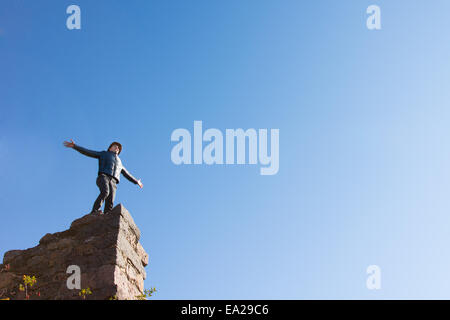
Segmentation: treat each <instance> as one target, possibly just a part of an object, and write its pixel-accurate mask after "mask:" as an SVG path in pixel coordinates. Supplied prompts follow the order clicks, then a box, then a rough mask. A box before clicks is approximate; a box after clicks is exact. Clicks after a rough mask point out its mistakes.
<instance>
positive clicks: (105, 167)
mask: <svg viewBox="0 0 450 320" xmlns="http://www.w3.org/2000/svg"><path fill="white" fill-rule="evenodd" d="M73 148H74V149H75V150H77V151H78V152H80V153H81V154H84V155H85V156H88V157H91V158H96V159H98V173H104V174H107V175H109V176H111V177H114V178H115V179H116V181H117V183H119V182H120V174H121V173H122V174H123V175H124V177H125V178H127V179H128V180H129V181H130V182H132V183H134V184H137V183H138V180H137V179H136V178H135V177H133V176H132V175H131V174H130V173H129V172H128V171H127V169H125V167H124V166H123V165H122V161H121V160H120V158H119V156H118V155H117V154H116V153H115V152H111V151H92V150H89V149H86V148H83V147H80V146H77V145H74V147H73Z"/></svg>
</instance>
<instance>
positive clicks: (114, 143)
mask: <svg viewBox="0 0 450 320" xmlns="http://www.w3.org/2000/svg"><path fill="white" fill-rule="evenodd" d="M113 145H116V146H118V147H119V154H120V153H121V152H122V145H121V144H120V143H119V142H117V141H114V142H113V143H111V144H110V145H109V147H108V151H109V149H111V147H112V146H113Z"/></svg>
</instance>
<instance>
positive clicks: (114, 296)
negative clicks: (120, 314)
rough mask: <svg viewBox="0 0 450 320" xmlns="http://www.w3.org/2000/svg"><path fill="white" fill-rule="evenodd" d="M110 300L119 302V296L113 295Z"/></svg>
mask: <svg viewBox="0 0 450 320" xmlns="http://www.w3.org/2000/svg"><path fill="white" fill-rule="evenodd" d="M108 300H119V299H118V298H117V296H116V295H113V296H112V297H109V299H108Z"/></svg>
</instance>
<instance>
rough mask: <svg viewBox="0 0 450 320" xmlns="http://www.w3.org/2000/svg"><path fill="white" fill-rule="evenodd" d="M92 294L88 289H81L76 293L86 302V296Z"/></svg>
mask: <svg viewBox="0 0 450 320" xmlns="http://www.w3.org/2000/svg"><path fill="white" fill-rule="evenodd" d="M90 294H92V291H91V289H90V288H86V289H81V290H80V292H79V293H78V295H79V296H80V297H83V300H86V296H88V295H90Z"/></svg>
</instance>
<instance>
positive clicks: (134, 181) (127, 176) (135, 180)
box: [122, 167, 144, 188]
mask: <svg viewBox="0 0 450 320" xmlns="http://www.w3.org/2000/svg"><path fill="white" fill-rule="evenodd" d="M122 174H123V176H124V177H125V178H127V179H128V180H129V181H130V182H132V183H134V184H137V185H139V187H141V188H142V187H144V185H143V184H142V182H141V179H139V180H138V179H136V178H135V177H133V176H132V175H131V173H129V172H128V170H127V169H125V167H122Z"/></svg>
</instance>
